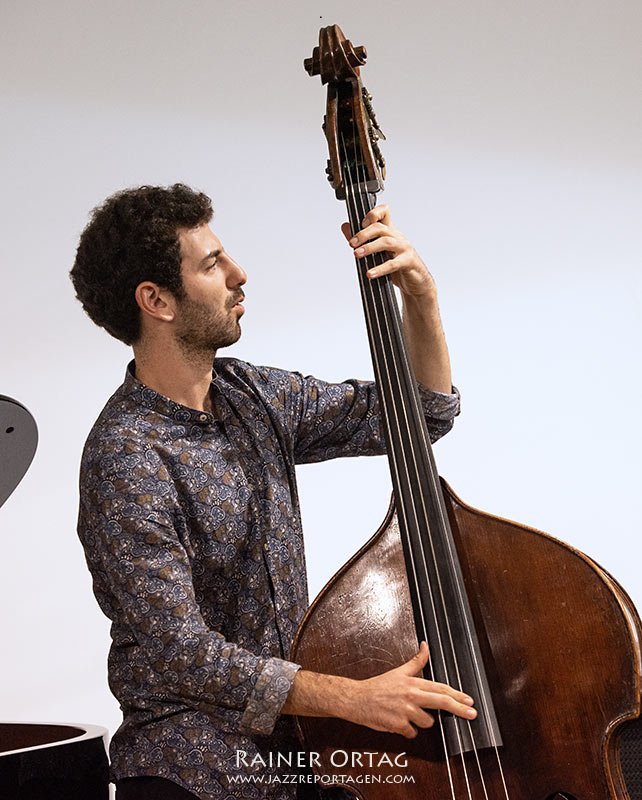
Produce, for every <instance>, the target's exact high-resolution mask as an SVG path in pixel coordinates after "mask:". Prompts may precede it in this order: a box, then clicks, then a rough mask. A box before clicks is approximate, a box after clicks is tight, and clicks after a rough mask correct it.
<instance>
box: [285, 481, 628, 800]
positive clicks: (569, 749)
mask: <svg viewBox="0 0 642 800" xmlns="http://www.w3.org/2000/svg"><path fill="white" fill-rule="evenodd" d="M442 485H443V489H444V499H445V503H446V507H447V509H448V516H449V520H450V526H451V530H452V532H453V537H454V539H455V542H456V546H457V551H458V554H459V557H460V564H461V568H462V572H463V576H464V582H465V585H466V590H467V594H468V599H469V602H470V606H471V610H472V614H473V617H474V620H475V626H476V630H477V632H478V634H480V632H481V635H479V640H480V648H481V651H482V656H483V659H484V664H485V666H486V673H487V676H488V682H489V685H490V691H491V694H492V697H493V700H494V704H495V710H496V714H497V718H498V721H499V726H500V730H501V733H502V739H503V744H502V745H501V746H500V747H499V748H498V750H497V753H499V760H498V758H497V753H496V752H495V750H494V749H493V748H486V749H483V750H479V751H477V753H473V752H467V753H465V754H464V756H463V757H462V756H456V757H451V758H450V759H447V758H446V756H445V752H444V746H443V741H442V736H441V733H440V730H439V729H438V727H437V726H434V727H433V728H430V729H428V730H422V731H419V733H418V736H417V737H416V738H415V739H410V740H409V739H404V738H402V737H401V736H398V735H393V734H386V733H379V732H377V731H372V730H369V729H366V728H363V727H361V726H356V725H351V724H350V723H346V722H343V721H341V720H333V719H322V720H319V719H310V718H303V717H300V718H298V720H297V725H298V728H299V732H300V736H301V739H302V742H303V743H304V745H305V747H306V749H308V750H309V751H312V752H314V753H319V762H320V766H319V770H318V771H319V774H321V775H331V774H334V775H340V776H342V782H343V783H344V785H345V786H346V788H347V789H349V790H350V791H353V792H354V793H355V794H356V795H357V796H360V797H363V798H367V799H368V800H370V798H376V797H379V798H382V799H383V798H386V799H389V800H402V799H403V800H408V798H413V797H417V798H422V799H423V800H447V798H451V797H454V798H458V799H459V798H473V800H475V799H476V798H480V799H481V798H483V799H484V800H485V798H490V800H501V799H502V798H510V799H511V800H547V798H558V797H559V798H560V799H561V798H569V800H572V799H573V798H574V799H575V800H607V799H608V800H612V798H618V800H619V799H620V798H622V800H624V798H628V797H629V795H628V794H627V790H626V785H625V781H624V778H623V775H622V770H621V768H620V759H619V755H618V745H619V739H620V734H621V732H623V731H625V730H626V728H627V726H626V725H623V724H622V723H625V721H626V720H631V719H635V718H637V717H638V716H639V714H640V671H641V667H640V648H639V644H638V643H639V642H640V640H641V639H640V631H641V630H642V628H641V626H640V620H639V618H638V615H637V613H636V611H635V608H634V607H633V604H632V602H631V600H630V599H629V598H628V596H627V595H626V593H625V592H624V590H623V589H622V588H621V587H620V586H619V585H618V584H617V583H616V582H615V581H614V580H613V579H612V578H611V577H610V576H609V575H608V574H607V573H606V572H605V571H604V570H602V569H601V568H600V567H599V566H598V565H597V564H596V563H595V562H594V561H592V560H591V559H590V558H588V557H587V556H585V555H584V554H583V553H580V552H579V551H577V550H574V549H573V548H571V547H569V546H568V545H566V544H564V543H563V542H560V541H558V540H556V539H554V538H552V537H550V536H548V535H547V534H545V533H542V532H540V531H536V530H534V529H533V528H529V527H526V526H524V525H520V524H517V523H515V522H510V521H508V520H505V519H501V518H499V517H493V516H490V515H488V514H484V513H482V512H480V511H477V510H475V509H473V508H471V507H469V506H467V505H465V504H464V503H463V502H462V501H461V500H460V499H459V498H458V497H457V496H456V495H455V494H454V493H453V492H452V490H451V489H450V488H449V487H448V486H447V484H445V483H443V484H442ZM416 651H417V635H416V628H415V621H414V618H413V614H412V606H411V599H410V594H409V590H408V579H407V575H406V567H405V561H404V555H403V551H402V546H401V540H400V532H399V525H398V522H397V518H396V514H395V513H394V506H391V509H390V511H389V513H388V516H387V518H386V520H385V521H384V523H383V525H382V526H381V528H380V529H379V531H377V533H376V534H375V535H374V536H373V537H372V539H371V540H370V541H369V542H368V543H367V544H366V545H365V546H364V547H363V548H362V549H361V550H360V551H359V552H358V553H356V555H355V556H353V558H352V559H351V560H350V561H349V562H348V563H347V564H346V565H345V566H344V567H343V568H342V569H341V570H340V571H339V572H338V573H337V574H336V575H335V576H334V577H333V578H332V579H331V580H330V582H329V583H328V584H327V586H326V587H325V588H324V589H323V591H322V592H321V593H320V594H319V596H318V597H317V599H316V600H315V601H314V603H313V604H312V605H311V607H310V609H309V611H308V613H307V615H306V617H305V618H304V620H303V622H302V624H301V627H300V629H299V633H298V636H297V639H296V641H295V644H294V648H293V652H292V657H293V659H294V660H296V661H297V662H298V663H300V664H302V665H303V666H304V667H305V668H306V669H310V670H313V671H315V672H320V673H332V674H337V675H342V676H345V677H350V678H355V679H365V678H369V677H372V676H374V675H378V674H380V673H382V672H385V671H386V670H388V669H393V668H394V667H397V666H399V665H400V664H402V663H404V662H405V661H407V660H408V659H410V658H411V657H412V656H413V655H414V654H415V653H416ZM368 752H370V753H376V754H383V753H386V754H388V756H389V761H390V762H391V763H387V761H388V759H385V758H383V759H382V758H380V756H379V755H377V756H372V757H371V756H364V755H362V754H363V753H368ZM343 753H346V754H347V756H344V755H343ZM400 753H405V754H406V755H405V756H404V757H403V758H401V759H399V758H397V759H396V761H397V763H395V756H396V755H397V754H400ZM337 754H339V755H337ZM353 754H355V755H353ZM478 758H479V762H478V761H477V759H478ZM359 760H360V761H361V763H359ZM406 760H407V763H406V765H405V766H403V767H401V766H400V764H403V763H405V762H406ZM344 761H346V763H345V765H344ZM381 761H384V762H386V763H383V764H382V763H380V762H381ZM353 762H354V763H353ZM370 764H373V766H372V767H371V766H370ZM367 775H369V776H371V777H370V778H368V777H365V776H367ZM393 776H394V777H393ZM408 778H410V779H411V780H412V782H407V783H405V782H401V781H402V780H407V779H408ZM379 780H381V781H382V782H381V783H379V782H378V781H379ZM368 781H372V782H368ZM386 781H393V782H386ZM451 784H452V785H451Z"/></svg>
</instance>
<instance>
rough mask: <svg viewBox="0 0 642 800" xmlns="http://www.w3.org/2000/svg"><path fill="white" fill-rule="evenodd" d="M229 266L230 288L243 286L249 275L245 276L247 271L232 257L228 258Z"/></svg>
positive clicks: (228, 278) (228, 283)
mask: <svg viewBox="0 0 642 800" xmlns="http://www.w3.org/2000/svg"><path fill="white" fill-rule="evenodd" d="M227 258H228V262H229V266H228V274H227V285H228V286H243V284H244V283H245V282H246V281H247V275H246V274H245V270H244V269H243V267H242V266H241V265H240V264H237V262H236V261H234V259H233V258H231V257H230V256H228V257H227Z"/></svg>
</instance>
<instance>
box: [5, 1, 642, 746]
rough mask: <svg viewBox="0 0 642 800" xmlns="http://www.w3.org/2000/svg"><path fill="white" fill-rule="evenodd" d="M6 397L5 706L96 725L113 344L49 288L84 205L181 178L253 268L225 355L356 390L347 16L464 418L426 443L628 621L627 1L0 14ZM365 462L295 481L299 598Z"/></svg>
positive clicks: (632, 530) (101, 680) (369, 481)
mask: <svg viewBox="0 0 642 800" xmlns="http://www.w3.org/2000/svg"><path fill="white" fill-rule="evenodd" d="M0 13H1V18H0V30H1V33H0V36H1V41H0V59H1V74H2V80H3V105H4V110H3V117H4V124H3V128H2V134H1V136H2V147H1V154H0V159H1V160H2V167H3V173H2V175H3V177H2V192H1V199H0V203H1V204H2V205H1V213H0V225H1V226H2V234H1V236H0V264H1V265H2V316H1V318H0V326H1V327H0V334H1V337H2V338H1V341H2V361H1V365H2V372H1V381H0V393H4V394H8V395H10V396H13V397H15V398H17V399H19V400H20V401H22V402H23V403H25V404H26V405H27V406H28V407H29V408H30V409H31V411H32V412H33V414H34V415H35V417H36V419H37V421H38V425H39V428H40V437H41V439H40V447H39V451H38V454H37V456H36V460H35V462H34V464H33V466H32V468H31V470H30V471H29V473H28V474H27V476H26V478H25V479H24V481H23V482H22V484H21V485H20V487H19V488H18V489H17V490H16V492H15V493H14V495H13V496H12V497H11V498H10V499H9V500H8V501H7V503H6V505H5V506H4V507H3V508H2V510H1V511H0V529H1V531H0V553H1V563H2V580H1V581H0V602H1V607H0V608H1V610H0V615H1V628H0V637H1V641H2V665H1V667H0V669H1V672H2V676H1V680H0V718H4V719H24V720H60V721H65V720H67V721H86V722H93V723H96V724H103V725H106V726H107V727H109V728H110V729H111V730H112V731H113V730H114V729H115V727H116V726H117V725H118V721H119V713H118V709H117V706H116V704H115V702H114V701H113V700H112V698H111V696H110V694H109V692H108V689H107V686H106V679H105V658H106V652H107V647H108V626H107V623H106V621H105V619H104V618H103V617H102V616H101V614H100V612H99V610H98V608H97V606H96V604H95V602H94V599H93V597H92V593H91V586H90V580H89V575H88V573H87V571H86V568H85V564H84V559H83V555H82V551H81V548H80V545H79V544H78V542H77V540H76V536H75V532H74V528H75V516H76V503H77V490H76V480H77V478H76V476H77V469H78V462H79V456H80V452H81V448H82V444H83V441H84V438H85V436H86V434H87V431H88V429H89V427H90V426H91V423H92V422H93V420H94V419H95V417H96V415H97V413H98V412H99V410H100V408H101V407H102V405H103V404H104V402H105V400H106V398H107V397H108V396H109V394H110V393H111V392H112V391H113V389H114V388H115V387H116V386H117V385H118V384H119V383H120V381H121V379H122V376H123V374H124V369H125V364H126V362H127V360H128V358H129V353H128V351H127V349H126V348H125V347H124V346H123V345H121V344H119V343H118V342H116V341H115V340H112V339H110V338H109V336H108V335H107V334H105V333H104V332H103V331H101V330H99V329H97V328H95V327H94V326H93V325H92V323H90V322H89V320H88V319H87V318H86V317H85V316H84V314H83V312H82V310H81V308H80V306H79V305H78V304H77V302H76V301H75V299H74V297H73V292H72V288H71V284H70V282H69V280H68V277H67V272H68V270H69V268H70V267H71V264H72V262H73V258H74V251H75V246H76V242H77V237H78V235H79V233H80V231H81V229H82V228H83V226H84V224H85V222H86V220H87V214H88V212H89V210H90V208H91V207H93V206H94V205H95V204H97V203H98V202H100V201H101V200H102V199H103V198H104V197H105V196H106V195H107V194H109V193H111V192H113V191H115V190H117V189H119V188H122V187H124V186H129V185H135V184H139V183H143V182H147V183H159V184H167V183H171V182H174V181H176V180H183V181H186V182H188V183H190V184H192V185H194V186H195V187H198V188H200V189H203V190H205V191H206V192H208V193H209V194H210V195H211V196H212V197H213V199H214V204H215V207H216V209H217V214H216V219H215V225H214V227H215V230H216V232H217V233H218V235H219V236H220V237H221V238H222V240H223V242H224V243H225V245H226V247H227V249H228V250H229V251H230V252H231V253H232V254H233V256H234V257H235V258H236V259H237V260H238V261H239V262H240V263H241V264H243V265H244V266H245V268H246V270H247V272H248V274H249V281H248V284H247V304H246V307H247V313H246V315H245V317H244V320H243V328H244V335H243V338H242V340H241V342H240V343H239V344H237V345H236V346H235V347H234V348H233V349H231V350H230V351H229V352H230V354H237V355H239V356H240V357H243V358H246V359H248V360H250V361H254V362H257V363H264V364H274V365H278V366H283V367H291V368H297V369H301V370H303V371H304V372H310V373H314V374H317V375H319V376H321V377H325V378H330V379H334V378H337V379H340V378H344V377H349V376H359V377H365V376H369V375H370V374H371V367H370V365H369V363H368V353H367V348H366V343H365V337H364V333H363V324H362V320H361V313H360V310H359V301H358V296H357V288H356V280H355V278H354V274H353V266H352V258H351V256H350V253H349V251H348V250H347V248H346V245H345V243H344V242H343V240H342V236H341V234H340V232H339V230H338V226H339V223H340V222H341V221H342V220H343V218H344V212H343V210H342V208H341V206H340V204H339V203H337V202H336V201H335V200H334V198H333V196H332V193H331V192H330V191H329V189H328V187H327V185H326V182H325V178H324V175H323V168H324V166H325V158H326V154H325V145H324V141H323V138H322V135H321V131H320V124H321V116H322V113H323V107H324V102H325V101H324V92H323V91H322V89H321V85H320V82H319V80H318V78H317V79H314V80H311V79H310V78H309V77H308V76H307V75H306V74H305V73H304V71H303V69H302V59H303V58H304V57H306V56H309V55H310V53H311V50H312V47H313V45H314V44H315V42H316V40H317V36H318V28H319V27H320V26H321V25H327V24H331V23H335V22H337V23H339V24H340V25H341V26H342V27H343V29H344V31H345V33H346V35H348V36H349V37H350V38H351V39H352V41H353V42H354V43H355V44H365V45H366V46H367V48H368V53H369V60H370V63H369V64H368V65H367V67H366V68H365V70H364V79H365V83H366V85H367V86H368V88H369V89H370V91H371V92H372V93H373V95H374V102H375V108H376V110H377V112H378V117H379V120H380V122H381V125H382V127H383V129H384V131H385V132H386V133H387V135H388V142H387V143H384V145H385V146H384V152H385V155H386V157H387V160H388V166H389V170H388V172H389V180H388V183H387V190H386V192H385V195H384V198H383V199H385V200H386V202H388V203H389V204H390V205H391V207H392V209H393V211H394V219H395V221H396V223H397V225H398V226H399V227H400V228H401V229H402V230H403V231H404V232H405V233H406V234H407V235H408V237H409V238H410V239H411V241H413V243H414V244H415V245H416V247H417V249H418V250H419V251H420V252H421V253H422V254H423V255H424V257H425V259H426V260H427V262H428V263H429V265H430V267H431V269H432V270H433V272H434V275H435V276H436V279H437V282H438V285H439V287H440V294H441V306H442V312H443V317H444V324H445V326H446V331H447V335H448V339H449V342H450V348H451V354H452V361H453V367H454V375H455V381H456V383H457V385H458V386H459V387H460V388H461V391H462V395H463V403H464V406H463V408H464V411H463V414H462V416H461V417H460V419H459V420H458V422H457V425H456V428H455V430H454V431H453V432H452V433H451V434H450V435H449V436H448V437H447V439H445V440H444V441H443V442H442V443H441V444H439V445H438V448H437V457H438V460H439V463H440V466H441V472H442V474H444V475H445V476H446V477H447V478H448V480H449V481H450V482H451V484H452V485H453V487H454V488H455V489H456V491H457V492H458V493H459V494H460V495H461V496H462V498H464V499H465V500H466V501H467V502H469V503H470V504H472V505H475V506H478V507H481V508H483V509H485V510H488V511H490V512H494V513H497V514H500V515H501V516H505V517H509V518H513V519H517V520H519V521H522V522H525V523H529V524H531V525H533V526H535V527H539V528H542V529H544V530H546V531H548V532H550V533H553V534H555V535H557V536H559V537H561V538H563V539H565V540H567V541H569V542H570V543H572V544H573V545H574V546H576V547H578V548H580V549H582V550H585V551H586V552H587V553H589V554H590V555H592V556H593V557H594V558H595V559H596V560H597V561H599V562H600V563H602V564H603V565H604V566H605V567H607V568H608V569H609V570H610V571H612V572H613V574H614V575H616V576H617V577H618V578H619V580H620V581H621V582H622V583H623V584H624V586H625V587H627V588H628V590H629V592H630V593H631V595H632V597H633V599H634V601H635V602H636V603H637V605H638V607H642V584H641V582H640V579H639V559H640V545H639V527H640V523H639V520H640V512H641V511H642V509H641V508H640V505H641V504H640V491H639V483H640V477H641V476H640V464H639V452H640V445H641V442H640V416H639V412H638V409H639V401H640V391H641V383H640V370H639V361H640V359H639V353H638V350H639V342H640V311H639V310H640V299H641V298H640V253H641V251H642V248H641V245H642V242H641V241H640V239H641V236H640V220H641V211H642V208H641V202H640V201H641V188H642V180H641V179H642V163H641V156H640V141H641V139H642V124H641V123H642V115H641V102H640V74H641V67H642V51H641V49H640V45H639V42H640V34H641V23H642V6H641V5H640V3H639V2H638V0H619V1H618V0H615V1H614V0H610V1H607V0H540V2H537V3H533V2H530V0H528V2H527V0H478V1H477V0H468V2H455V1H454V0H445V1H443V2H442V0H440V2H407V3H404V4H401V5H399V6H398V7H397V8H396V9H395V8H394V6H392V5H391V4H390V3H388V2H383V0H372V2H369V3H366V2H360V3H349V2H343V3H341V2H325V0H323V1H322V0H319V2H316V3H308V2H296V3H295V2H284V1H283V0H272V2H270V3H261V2H243V1H241V0H235V2H231V1H228V2H221V0H209V2H207V1H206V0H184V1H183V2H180V3H176V2H173V1H170V0H153V2H152V0H140V1H139V2H124V0H116V1H114V0H110V2H107V0H93V2H91V1H90V2H87V0H67V2H64V3H50V2H46V1H45V0H42V1H41V2H33V0H4V2H3V3H2V7H1V12H0ZM386 470H387V466H386V462H385V460H384V459H382V458H380V459H374V460H367V459H361V460H357V461H353V462H346V463H330V464H325V465H320V466H311V467H305V468H302V469H301V472H300V487H301V494H302V502H303V510H304V520H305V525H306V539H307V542H308V562H309V572H310V584H311V592H312V594H314V593H316V591H317V590H318V589H319V588H320V586H321V585H322V584H323V583H324V582H325V580H326V579H327V578H328V577H329V576H330V575H331V574H332V573H333V572H334V571H335V569H336V568H338V567H339V566H340V565H341V564H342V563H343V562H344V561H345V560H346V558H347V557H348V556H349V555H350V554H351V553H352V552H354V551H355V550H356V549H357V548H358V547H359V546H360V544H361V543H362V542H363V541H364V540H365V539H366V538H367V537H368V536H369V535H370V533H372V532H373V531H374V530H375V529H376V527H377V526H378V524H379V522H380V520H381V518H382V517H383V514H384V511H385V509H386V507H387V504H388V497H389V480H388V477H387V474H386Z"/></svg>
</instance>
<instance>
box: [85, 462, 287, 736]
mask: <svg viewBox="0 0 642 800" xmlns="http://www.w3.org/2000/svg"><path fill="white" fill-rule="evenodd" d="M110 461H111V462H112V465H113V463H114V459H110ZM137 470H138V474H137V475H132V474H131V471H130V470H129V469H128V468H127V461H126V459H124V461H123V464H122V465H121V468H120V469H118V468H113V467H112V469H111V470H109V471H108V472H105V471H103V470H95V471H93V472H92V471H90V472H89V474H88V475H86V479H85V480H84V481H83V484H84V486H83V485H82V484H81V509H80V521H79V533H80V538H81V540H82V542H83V545H84V547H85V552H86V555H87V560H88V563H89V566H90V569H91V571H92V574H93V576H94V583H95V589H96V588H98V587H97V585H96V584H99V591H96V595H97V597H98V599H99V601H101V606H102V607H103V610H105V612H106V613H107V614H108V616H110V617H111V618H112V619H114V618H117V619H118V621H119V623H121V624H122V619H123V617H124V619H125V621H126V624H127V625H128V626H129V628H130V630H131V632H132V634H133V636H134V637H135V640H136V642H137V644H138V646H139V648H140V649H139V651H138V653H137V654H136V655H135V656H134V658H133V659H132V661H131V663H132V665H133V666H132V668H133V669H134V671H135V672H136V671H137V672H138V674H137V675H136V678H137V682H138V683H139V685H140V684H142V685H143V686H144V687H145V688H144V691H145V693H146V694H147V695H149V694H152V695H153V696H154V698H155V699H159V698H160V699H163V700H165V701H170V702H176V701H179V702H184V703H185V704H187V705H190V706H193V707H194V708H196V709H199V710H201V711H204V712H205V713H210V714H212V715H213V716H216V711H217V709H219V708H220V707H225V708H230V709H235V710H238V711H241V712H242V716H241V720H240V730H241V731H242V732H244V733H255V734H269V733H271V731H272V729H273V727H274V724H275V722H276V719H277V716H278V714H279V712H280V710H281V707H282V706H283V703H284V702H285V699H286V697H287V695H288V692H289V691H290V687H291V685H292V682H293V680H294V676H295V674H296V672H297V670H298V669H299V667H298V665H296V664H293V663H291V662H289V661H284V660H282V659H279V658H262V657H260V656H257V655H255V654H254V653H252V652H250V651H248V650H246V649H243V648H241V647H239V646H237V645H236V644H233V643H231V642H229V641H227V640H226V639H225V637H224V636H223V635H222V634H220V633H218V632H217V631H214V630H211V629H210V628H208V626H207V625H206V623H205V622H204V620H203V617H202V615H201V612H200V609H199V606H198V603H197V601H196V598H195V593H194V586H193V582H192V575H191V568H190V562H189V558H188V554H187V551H186V549H185V547H184V546H183V543H182V542H181V536H180V535H179V533H178V531H177V529H176V527H175V526H174V525H173V524H172V513H171V501H168V498H170V495H171V492H172V488H173V487H172V483H171V481H170V479H169V476H168V474H167V472H166V470H165V468H164V467H162V466H161V467H160V468H159V469H158V470H157V471H156V473H155V474H153V475H152V474H148V475H145V474H141V468H140V464H139V466H138V467H137ZM143 472H144V471H143ZM105 597H107V598H108V600H107V601H106V600H105ZM112 605H113V606H115V608H110V606H112ZM110 612H111V613H110Z"/></svg>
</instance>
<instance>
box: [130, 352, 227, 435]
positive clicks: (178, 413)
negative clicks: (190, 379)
mask: <svg viewBox="0 0 642 800" xmlns="http://www.w3.org/2000/svg"><path fill="white" fill-rule="evenodd" d="M122 389H123V394H124V395H125V396H126V397H128V398H130V399H131V400H132V401H133V402H135V403H136V405H139V406H144V407H145V408H148V409H150V411H155V412H156V413H157V414H162V416H164V417H171V419H173V420H174V421H175V422H178V423H181V424H182V425H184V424H186V423H188V422H191V423H195V424H197V425H207V424H211V423H212V422H214V415H213V414H209V413H208V412H207V411H198V410H197V409H195V408H189V407H188V406H184V405H182V404H181V403H177V402H176V401H175V400H172V399H171V398H169V397H165V396H164V395H162V394H159V393H158V392H156V391H154V389H150V388H149V386H145V384H144V383H141V381H139V380H138V378H137V377H136V362H135V361H130V362H129V364H128V365H127V370H126V371H125V380H124V382H123V386H122Z"/></svg>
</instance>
